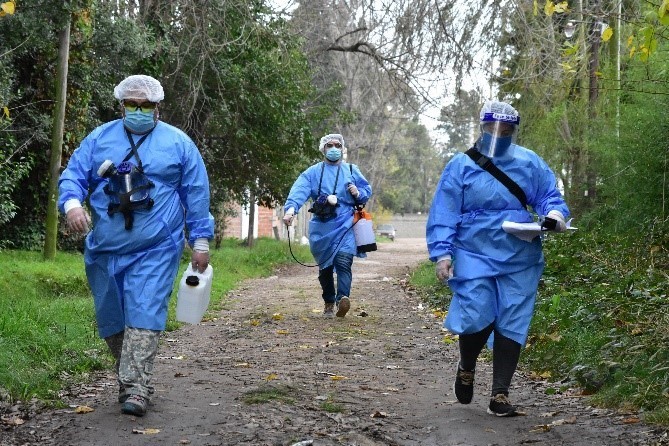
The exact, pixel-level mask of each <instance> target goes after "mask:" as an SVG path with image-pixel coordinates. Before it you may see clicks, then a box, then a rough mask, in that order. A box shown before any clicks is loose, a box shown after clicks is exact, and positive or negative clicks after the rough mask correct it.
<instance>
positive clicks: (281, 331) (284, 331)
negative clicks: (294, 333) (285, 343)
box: [276, 330, 290, 335]
mask: <svg viewBox="0 0 669 446" xmlns="http://www.w3.org/2000/svg"><path fill="white" fill-rule="evenodd" d="M289 333H290V332H289V331H288V330H277V331H276V334H282V335H286V334H289Z"/></svg>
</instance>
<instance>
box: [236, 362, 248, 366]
mask: <svg viewBox="0 0 669 446" xmlns="http://www.w3.org/2000/svg"><path fill="white" fill-rule="evenodd" d="M235 367H251V364H249V363H248V362H238V363H237V364H235Z"/></svg>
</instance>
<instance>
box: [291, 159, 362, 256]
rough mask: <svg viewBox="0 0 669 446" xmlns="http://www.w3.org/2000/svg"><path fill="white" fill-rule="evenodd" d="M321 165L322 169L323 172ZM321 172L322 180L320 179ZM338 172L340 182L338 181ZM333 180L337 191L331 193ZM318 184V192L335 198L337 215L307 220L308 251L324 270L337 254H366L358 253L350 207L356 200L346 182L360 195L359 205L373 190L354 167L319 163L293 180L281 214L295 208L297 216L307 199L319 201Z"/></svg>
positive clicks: (344, 164) (353, 165)
mask: <svg viewBox="0 0 669 446" xmlns="http://www.w3.org/2000/svg"><path fill="white" fill-rule="evenodd" d="M323 165H324V166H325V169H323ZM321 171H322V172H323V180H322V183H321V181H320V179H321ZM337 173H339V179H338V180H337ZM335 181H336V183H337V190H334V186H335ZM319 183H320V184H321V193H322V194H326V195H330V194H335V195H337V203H338V205H339V206H337V208H336V210H337V215H336V216H335V217H333V218H332V219H330V220H327V221H322V220H320V219H319V218H316V217H314V216H312V218H311V220H310V221H309V248H310V249H311V254H312V255H313V256H314V259H316V262H317V263H318V264H319V265H320V268H321V269H323V268H327V267H329V266H330V265H332V261H333V259H334V256H335V254H336V253H337V252H339V251H341V252H345V253H348V254H353V255H356V256H358V257H365V254H364V253H362V254H358V253H357V246H356V244H355V236H354V235H353V230H352V229H351V227H352V226H353V206H354V205H355V204H356V200H354V199H353V196H352V195H351V194H350V193H349V192H348V191H347V189H346V187H347V185H348V184H349V183H353V184H355V186H356V187H357V188H358V192H360V195H359V196H358V199H357V202H358V203H367V200H369V197H371V196H372V187H371V186H370V185H369V183H368V182H367V180H366V179H365V177H364V176H363V175H362V172H360V169H358V166H356V165H355V164H348V163H345V162H341V163H340V164H338V165H332V164H328V163H326V162H320V163H318V164H314V165H313V166H311V167H309V168H308V169H307V170H305V171H304V172H302V173H301V174H300V176H299V177H298V178H297V180H295V183H294V184H293V186H292V187H291V189H290V192H289V193H288V199H287V200H286V204H285V206H284V211H287V210H288V209H290V208H291V207H292V208H295V213H297V212H298V211H299V210H300V208H301V207H302V205H304V203H305V202H306V201H307V200H309V199H312V200H316V199H317V198H318V186H319Z"/></svg>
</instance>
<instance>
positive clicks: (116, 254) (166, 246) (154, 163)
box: [58, 119, 214, 338]
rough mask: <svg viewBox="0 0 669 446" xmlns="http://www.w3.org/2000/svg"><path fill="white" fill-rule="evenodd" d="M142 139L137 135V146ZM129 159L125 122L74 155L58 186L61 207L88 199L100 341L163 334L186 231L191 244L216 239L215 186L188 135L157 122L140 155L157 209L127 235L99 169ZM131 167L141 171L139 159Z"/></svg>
mask: <svg viewBox="0 0 669 446" xmlns="http://www.w3.org/2000/svg"><path fill="white" fill-rule="evenodd" d="M140 137H141V135H133V138H134V140H135V143H137V141H138V140H139V139H140ZM128 153H130V143H129V141H128V137H127V135H126V132H125V129H124V126H123V121H122V120H120V119H119V120H115V121H112V122H109V123H106V124H103V125H101V126H99V127H98V128H96V129H95V130H93V131H92V132H91V133H90V134H89V135H88V136H87V137H86V138H85V139H84V140H83V141H82V143H81V145H80V146H79V148H77V150H75V151H74V153H73V154H72V157H71V158H70V160H69V162H68V164H67V168H66V169H65V170H64V171H63V173H62V175H61V177H60V181H59V192H60V196H59V200H58V206H59V208H60V210H61V212H64V209H63V205H64V203H65V202H66V201H67V200H70V199H72V198H76V199H78V200H79V201H80V202H82V203H83V202H84V200H85V199H86V198H88V200H89V207H90V210H91V219H92V226H93V228H92V230H91V231H90V232H89V233H88V235H87V236H86V243H85V251H84V260H85V265H86V275H87V277H88V281H89V284H90V286H91V290H92V293H93V297H94V300H95V311H96V318H97V322H98V332H99V334H100V337H102V338H105V337H108V336H111V335H113V334H116V333H118V332H121V331H123V330H124V329H125V327H126V326H128V327H134V328H143V329H149V330H164V329H165V324H166V321H167V305H168V302H169V298H170V295H171V292H172V288H173V285H174V280H175V277H176V274H177V272H178V268H179V262H180V259H181V255H182V253H183V249H184V227H185V228H186V229H187V230H188V234H189V238H188V241H189V243H190V244H191V245H192V243H193V242H194V240H195V239H197V238H206V239H212V238H213V235H214V219H213V217H212V215H211V214H210V212H209V179H208V177H207V171H206V169H205V166H204V162H203V160H202V157H201V155H200V153H199V151H198V149H197V147H196V146H195V144H194V143H193V142H192V140H191V139H190V138H189V137H188V136H187V135H186V134H185V133H183V132H182V131H181V130H179V129H177V128H175V127H173V126H171V125H169V124H166V123H164V122H160V121H159V122H158V124H157V125H156V127H155V128H154V129H153V131H152V132H151V133H150V134H149V135H148V136H147V138H146V140H145V141H144V142H143V143H142V145H141V146H139V148H138V153H139V156H140V158H141V160H142V165H143V168H144V173H145V174H146V176H147V177H148V178H149V179H150V180H151V181H152V182H153V183H154V187H153V188H151V189H149V195H150V197H151V198H152V199H153V201H154V205H153V207H151V208H150V209H138V210H135V211H133V212H134V224H133V227H132V229H130V230H126V229H125V225H124V218H123V216H122V214H120V213H114V214H112V215H108V213H107V209H108V205H109V203H110V197H109V195H107V194H106V193H105V192H104V190H103V188H104V186H105V185H106V184H107V183H108V181H109V180H108V179H106V178H101V177H100V176H99V175H98V174H97V171H98V168H99V167H100V165H101V164H102V163H103V162H104V161H105V160H107V159H108V160H111V161H112V162H113V163H114V164H115V165H116V166H118V165H119V164H120V163H121V162H122V161H123V160H124V159H125V157H126V155H128ZM129 161H131V162H133V163H134V164H138V162H137V160H136V159H135V158H134V157H133V158H131V159H130V160H129Z"/></svg>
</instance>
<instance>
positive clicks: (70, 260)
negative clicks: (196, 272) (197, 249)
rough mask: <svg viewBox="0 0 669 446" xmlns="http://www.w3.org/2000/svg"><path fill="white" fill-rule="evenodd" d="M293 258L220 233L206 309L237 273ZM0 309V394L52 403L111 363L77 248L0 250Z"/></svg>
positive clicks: (279, 245) (222, 298) (281, 247)
mask: <svg viewBox="0 0 669 446" xmlns="http://www.w3.org/2000/svg"><path fill="white" fill-rule="evenodd" d="M293 252H294V253H295V254H296V256H298V258H299V259H300V261H303V262H306V261H313V258H312V257H311V255H310V254H309V250H308V247H304V246H298V247H293ZM188 260H189V254H188V253H184V258H183V261H182V265H181V268H180V273H179V275H178V276H177V278H176V280H175V288H174V290H173V293H172V299H171V301H170V312H169V317H168V325H167V330H168V331H169V330H174V329H176V328H178V327H179V326H181V324H180V323H179V322H176V320H175V319H174V312H175V307H176V288H177V286H178V281H179V279H180V278H181V272H183V270H184V269H185V268H186V265H187V262H188ZM293 261H294V260H293V259H292V257H290V253H289V251H288V246H287V244H286V243H283V242H278V241H275V240H272V239H259V240H257V241H256V245H255V246H254V248H253V249H248V248H246V247H245V246H243V245H242V244H241V243H240V241H239V240H234V239H227V240H225V241H224V242H223V244H222V247H221V248H220V249H216V250H212V251H211V264H212V265H213V267H214V278H213V281H212V294H211V304H210V306H209V309H210V312H212V311H216V310H217V309H220V308H221V307H222V306H224V305H225V302H226V296H227V293H228V292H229V291H231V290H232V289H234V288H235V287H236V285H237V284H238V283H239V282H240V281H241V280H243V279H247V278H251V277H262V276H267V275H270V274H271V273H272V271H273V268H274V267H275V266H276V265H278V264H281V263H290V262H293ZM0 308H2V311H0V395H7V396H9V398H10V399H11V400H12V401H17V400H24V401H25V400H28V399H30V398H33V397H36V398H38V399H40V400H42V401H44V402H45V403H47V404H53V405H58V404H59V398H58V392H59V391H60V390H61V389H62V388H64V387H66V386H67V385H68V384H71V383H73V382H76V381H83V380H87V379H89V378H90V373H91V372H94V371H96V370H101V369H104V368H109V367H111V366H112V359H111V357H110V356H109V354H108V351H107V347H106V345H105V343H104V341H103V340H101V339H99V338H98V335H97V327H96V323H95V314H94V310H93V299H92V296H91V294H90V291H89V288H88V282H87V280H86V275H85V272H84V262H83V256H82V255H80V254H71V253H63V252H59V253H58V254H57V256H56V259H55V260H54V261H52V262H49V261H44V260H43V258H42V254H41V253H39V252H27V251H0Z"/></svg>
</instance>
